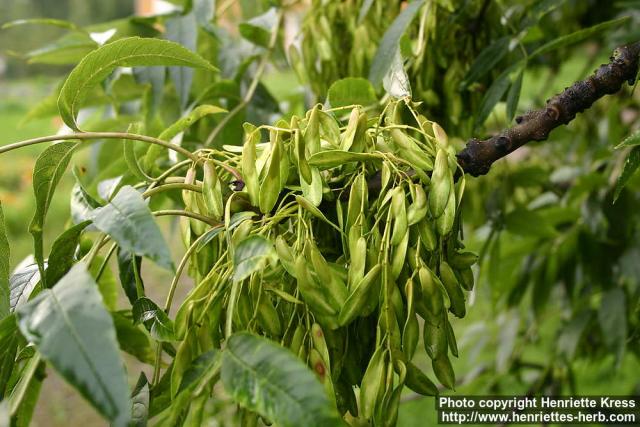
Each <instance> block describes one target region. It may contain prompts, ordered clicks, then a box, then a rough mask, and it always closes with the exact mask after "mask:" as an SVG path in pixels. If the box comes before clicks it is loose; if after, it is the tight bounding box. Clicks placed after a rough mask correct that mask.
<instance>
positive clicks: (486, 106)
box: [475, 69, 511, 127]
mask: <svg viewBox="0 0 640 427" xmlns="http://www.w3.org/2000/svg"><path fill="white" fill-rule="evenodd" d="M510 76H511V69H508V70H506V71H505V72H503V73H502V74H500V76H499V77H498V78H497V79H496V80H495V81H494V82H493V84H492V85H491V87H490V88H489V90H487V93H485V94H484V97H483V98H482V104H481V105H480V109H479V110H478V114H477V115H476V121H475V126H476V127H478V126H480V125H482V124H483V123H484V121H485V120H487V117H489V114H491V112H492V111H493V107H495V106H496V104H497V103H498V102H500V100H501V99H502V96H503V95H504V94H505V92H506V91H507V89H508V88H509V85H510V84H511V78H510Z"/></svg>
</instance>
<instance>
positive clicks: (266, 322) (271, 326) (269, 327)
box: [258, 296, 282, 337]
mask: <svg viewBox="0 0 640 427" xmlns="http://www.w3.org/2000/svg"><path fill="white" fill-rule="evenodd" d="M258 321H259V322H260V326H262V329H264V331H265V332H266V333H267V334H269V335H271V336H272V337H280V336H281V335H282V322H281V321H280V315H279V314H278V310H276V308H275V307H274V306H273V303H272V302H271V301H270V300H269V298H267V297H266V296H263V297H262V298H260V304H259V305H258Z"/></svg>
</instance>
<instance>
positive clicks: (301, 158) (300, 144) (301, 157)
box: [291, 120, 313, 183]
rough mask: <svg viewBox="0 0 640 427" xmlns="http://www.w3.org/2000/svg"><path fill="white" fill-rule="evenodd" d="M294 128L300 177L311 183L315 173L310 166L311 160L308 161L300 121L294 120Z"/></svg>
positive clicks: (294, 141)
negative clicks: (299, 125)
mask: <svg viewBox="0 0 640 427" xmlns="http://www.w3.org/2000/svg"><path fill="white" fill-rule="evenodd" d="M291 123H292V126H291V127H292V128H293V129H294V132H293V143H294V147H295V158H296V160H297V162H298V172H299V173H300V179H303V180H305V181H306V182H307V183H311V182H312V181H313V175H312V173H311V167H310V166H309V162H307V155H306V148H305V144H304V140H303V138H302V137H301V136H300V128H299V127H298V121H297V120H296V121H295V122H294V121H293V120H292V121H291Z"/></svg>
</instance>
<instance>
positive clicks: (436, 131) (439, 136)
mask: <svg viewBox="0 0 640 427" xmlns="http://www.w3.org/2000/svg"><path fill="white" fill-rule="evenodd" d="M431 128H432V129H433V136H434V137H435V138H436V142H437V143H438V145H439V146H440V147H442V148H448V147H449V137H448V136H447V133H446V132H445V131H444V129H442V126H440V125H439V124H437V123H436V122H433V123H431Z"/></svg>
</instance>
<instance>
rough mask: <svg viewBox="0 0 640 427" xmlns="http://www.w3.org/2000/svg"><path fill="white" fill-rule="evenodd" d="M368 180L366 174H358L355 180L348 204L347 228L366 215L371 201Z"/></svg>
mask: <svg viewBox="0 0 640 427" xmlns="http://www.w3.org/2000/svg"><path fill="white" fill-rule="evenodd" d="M368 197H369V195H368V191H367V182H366V178H365V177H364V174H358V176H356V178H355V179H354V181H353V185H352V186H351V191H350V192H349V203H348V205H347V229H350V228H351V227H352V226H353V225H354V224H355V222H356V220H357V219H358V217H359V216H361V215H362V216H364V212H365V211H366V209H367V207H368V205H369V203H368V201H367V198H368Z"/></svg>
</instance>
